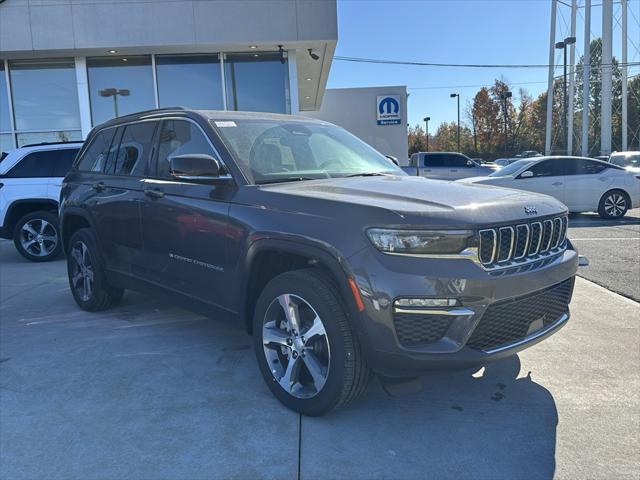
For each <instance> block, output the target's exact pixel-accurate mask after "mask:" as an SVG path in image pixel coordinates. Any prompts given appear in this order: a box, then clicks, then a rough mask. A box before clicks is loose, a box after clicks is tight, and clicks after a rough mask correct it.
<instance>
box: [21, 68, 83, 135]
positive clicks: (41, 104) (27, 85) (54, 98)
mask: <svg viewBox="0 0 640 480" xmlns="http://www.w3.org/2000/svg"><path fill="white" fill-rule="evenodd" d="M9 75H10V77H11V94H12V97H13V98H12V100H13V112H14V118H15V122H16V125H15V127H16V130H17V131H21V130H73V129H80V109H79V107H78V90H77V84H76V70H75V64H74V61H73V60H71V59H51V60H12V61H10V62H9Z"/></svg>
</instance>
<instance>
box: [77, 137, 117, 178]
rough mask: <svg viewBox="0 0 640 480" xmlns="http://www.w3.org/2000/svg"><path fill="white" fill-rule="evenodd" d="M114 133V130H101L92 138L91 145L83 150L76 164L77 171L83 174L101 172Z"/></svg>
mask: <svg viewBox="0 0 640 480" xmlns="http://www.w3.org/2000/svg"><path fill="white" fill-rule="evenodd" d="M115 131H116V129H115V128H108V129H106V130H102V131H101V132H99V133H98V134H97V135H96V136H95V137H94V138H93V141H92V142H91V145H89V148H87V149H86V150H85V152H84V154H83V155H82V158H81V159H80V162H79V163H78V170H81V171H83V172H101V171H102V168H103V167H104V164H105V161H106V159H107V155H108V153H109V147H110V146H111V140H112V139H113V134H114V133H115Z"/></svg>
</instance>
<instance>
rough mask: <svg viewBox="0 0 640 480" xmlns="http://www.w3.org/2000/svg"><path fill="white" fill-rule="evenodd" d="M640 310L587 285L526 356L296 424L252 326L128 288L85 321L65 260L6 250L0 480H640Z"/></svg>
mask: <svg viewBox="0 0 640 480" xmlns="http://www.w3.org/2000/svg"><path fill="white" fill-rule="evenodd" d="M638 307H639V304H638V303H636V302H634V301H632V300H629V299H626V298H623V297H621V296H619V295H616V294H614V293H611V292H609V291H608V290H605V289H604V288H601V287H599V286H597V285H595V284H593V283H591V282H588V281H586V280H583V279H578V281H577V284H576V292H575V297H574V301H573V303H572V313H573V317H572V319H571V321H570V322H569V324H568V325H567V327H565V328H564V329H563V330H562V331H561V332H559V333H558V334H557V335H555V336H553V337H551V338H550V339H548V340H547V341H545V342H542V343H541V344H539V345H537V346H535V347H533V348H532V349H529V350H526V351H525V352H522V353H521V354H520V355H518V356H517V357H512V358H510V359H506V360H504V361H501V362H498V363H496V364H494V365H491V366H489V367H487V368H486V369H484V371H481V372H476V373H475V374H472V372H457V373H446V374H445V373H441V374H433V375H430V376H429V377H427V378H426V379H425V389H424V390H423V391H422V392H420V393H417V394H413V395H409V396H405V397H400V398H392V397H388V396H387V395H386V394H385V393H383V391H382V390H381V388H380V387H379V386H378V384H377V382H373V384H372V386H371V388H370V389H369V392H368V393H367V395H366V396H365V398H364V399H363V400H362V401H361V402H359V403H357V404H355V405H353V406H352V407H351V408H349V409H347V410H343V411H340V412H337V413H335V414H332V415H329V416H326V417H322V418H314V419H311V418H300V417H299V416H298V415H296V414H293V413H292V412H290V411H288V410H286V409H285V408H284V407H282V406H281V405H280V404H279V403H278V402H277V401H276V400H275V399H274V398H273V397H272V396H271V394H270V392H269V391H268V389H267V387H266V386H265V385H264V382H263V380H262V378H261V377H260V374H259V372H258V369H257V365H256V362H255V359H254V356H253V352H252V351H251V348H250V339H249V337H247V336H246V335H245V334H244V333H243V332H242V331H241V330H235V329H232V328H230V327H228V326H226V325H224V324H222V323H218V322H216V321H214V320H209V319H205V318H204V317H201V316H199V315H196V314H193V313H189V312H186V311H184V310H181V309H178V308H175V307H173V306H171V305H165V304H163V303H162V302H160V301H158V300H157V299H152V298H149V297H146V296H142V295H139V294H135V293H131V292H127V294H126V295H125V299H124V302H123V304H122V305H121V306H119V307H118V308H116V309H114V310H112V311H109V312H103V313H100V314H89V313H86V312H82V311H80V310H78V308H77V307H76V306H75V304H74V303H73V300H72V298H71V295H70V294H69V292H68V287H67V280H66V274H65V264H64V262H63V261H56V262H52V263H46V264H33V263H29V262H27V261H25V260H23V259H22V258H21V257H19V255H18V254H17V253H16V252H15V250H14V249H13V245H12V244H11V243H9V242H0V478H6V479H14V478H15V479H19V478H25V479H27V478H28V479H33V478H64V479H93V478H103V479H121V478H144V479H156V478H184V479H199V478H239V479H245V478H247V479H248V478H304V479H320V478H345V479H346V478H349V479H360V478H363V479H364V478H367V479H370V478H456V479H459V478H486V479H489V478H490V479H497V478H508V479H515V478H527V479H529V478H552V477H554V476H555V477H557V478H584V477H589V478H607V479H608V478H638V477H639V476H640V453H639V452H640V350H639V349H638V345H639V344H640V343H639V342H640V329H639V328H640V327H639V323H640V322H639V320H640V309H639V308H638Z"/></svg>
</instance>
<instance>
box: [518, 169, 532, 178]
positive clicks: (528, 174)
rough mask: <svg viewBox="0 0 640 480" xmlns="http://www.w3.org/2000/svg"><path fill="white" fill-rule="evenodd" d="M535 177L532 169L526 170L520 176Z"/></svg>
mask: <svg viewBox="0 0 640 480" xmlns="http://www.w3.org/2000/svg"><path fill="white" fill-rule="evenodd" d="M531 177H533V172H532V171H531V170H526V171H524V172H522V173H521V174H520V178H531Z"/></svg>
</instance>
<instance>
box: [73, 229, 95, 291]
mask: <svg viewBox="0 0 640 480" xmlns="http://www.w3.org/2000/svg"><path fill="white" fill-rule="evenodd" d="M70 257H71V259H70V260H71V287H72V288H73V289H74V291H75V292H76V294H77V295H78V297H79V298H80V299H81V300H82V301H83V302H87V301H89V300H90V299H91V296H92V295H93V275H94V273H93V265H92V264H91V258H90V256H89V251H88V248H87V245H86V244H85V243H84V242H80V241H79V242H76V243H74V244H73V246H72V247H71V256H70Z"/></svg>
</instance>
